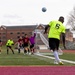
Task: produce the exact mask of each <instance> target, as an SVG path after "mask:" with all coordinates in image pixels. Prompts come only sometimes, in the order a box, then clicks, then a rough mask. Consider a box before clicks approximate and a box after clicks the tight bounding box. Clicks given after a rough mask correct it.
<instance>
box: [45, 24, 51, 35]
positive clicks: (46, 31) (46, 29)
mask: <svg viewBox="0 0 75 75" xmlns="http://www.w3.org/2000/svg"><path fill="white" fill-rule="evenodd" d="M49 28H50V26H49V25H46V26H45V31H44V34H46V33H48V29H49Z"/></svg>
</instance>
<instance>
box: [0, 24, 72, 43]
mask: <svg viewBox="0 0 75 75" xmlns="http://www.w3.org/2000/svg"><path fill="white" fill-rule="evenodd" d="M44 26H45V25H41V24H40V25H25V26H22V25H21V26H6V29H4V28H2V27H0V39H1V40H2V41H3V43H4V44H5V43H6V41H7V40H8V39H9V38H11V37H12V38H13V40H14V41H15V42H16V41H17V38H19V37H20V36H22V37H24V34H25V33H26V34H28V35H30V34H31V33H32V31H34V30H35V29H36V30H41V31H42V30H44ZM66 40H70V41H73V34H72V33H71V32H70V31H69V30H68V29H67V30H66Z"/></svg>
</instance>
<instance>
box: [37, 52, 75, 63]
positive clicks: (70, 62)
mask: <svg viewBox="0 0 75 75" xmlns="http://www.w3.org/2000/svg"><path fill="white" fill-rule="evenodd" d="M36 55H38V56H42V57H45V58H50V59H55V58H54V57H50V56H45V55H42V54H40V53H38V54H36ZM60 60H61V61H64V62H67V63H71V64H75V61H69V60H64V59H60Z"/></svg>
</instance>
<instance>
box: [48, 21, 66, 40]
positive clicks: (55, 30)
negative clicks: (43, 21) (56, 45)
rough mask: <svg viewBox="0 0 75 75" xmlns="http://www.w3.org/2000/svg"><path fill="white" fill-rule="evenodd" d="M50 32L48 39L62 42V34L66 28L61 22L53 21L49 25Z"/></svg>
mask: <svg viewBox="0 0 75 75" xmlns="http://www.w3.org/2000/svg"><path fill="white" fill-rule="evenodd" d="M49 26H50V30H49V33H48V38H56V39H59V40H60V34H61V33H65V29H66V28H65V26H64V25H63V24H62V22H60V21H51V22H50V23H49Z"/></svg>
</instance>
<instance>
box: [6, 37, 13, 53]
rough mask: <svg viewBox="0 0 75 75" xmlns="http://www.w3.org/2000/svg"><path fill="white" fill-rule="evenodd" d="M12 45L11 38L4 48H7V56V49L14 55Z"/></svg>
mask: <svg viewBox="0 0 75 75" xmlns="http://www.w3.org/2000/svg"><path fill="white" fill-rule="evenodd" d="M12 45H14V42H13V40H12V38H10V39H9V40H8V41H7V43H6V46H7V54H8V53H9V49H10V50H11V51H12V53H13V54H14V50H13V49H12Z"/></svg>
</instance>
